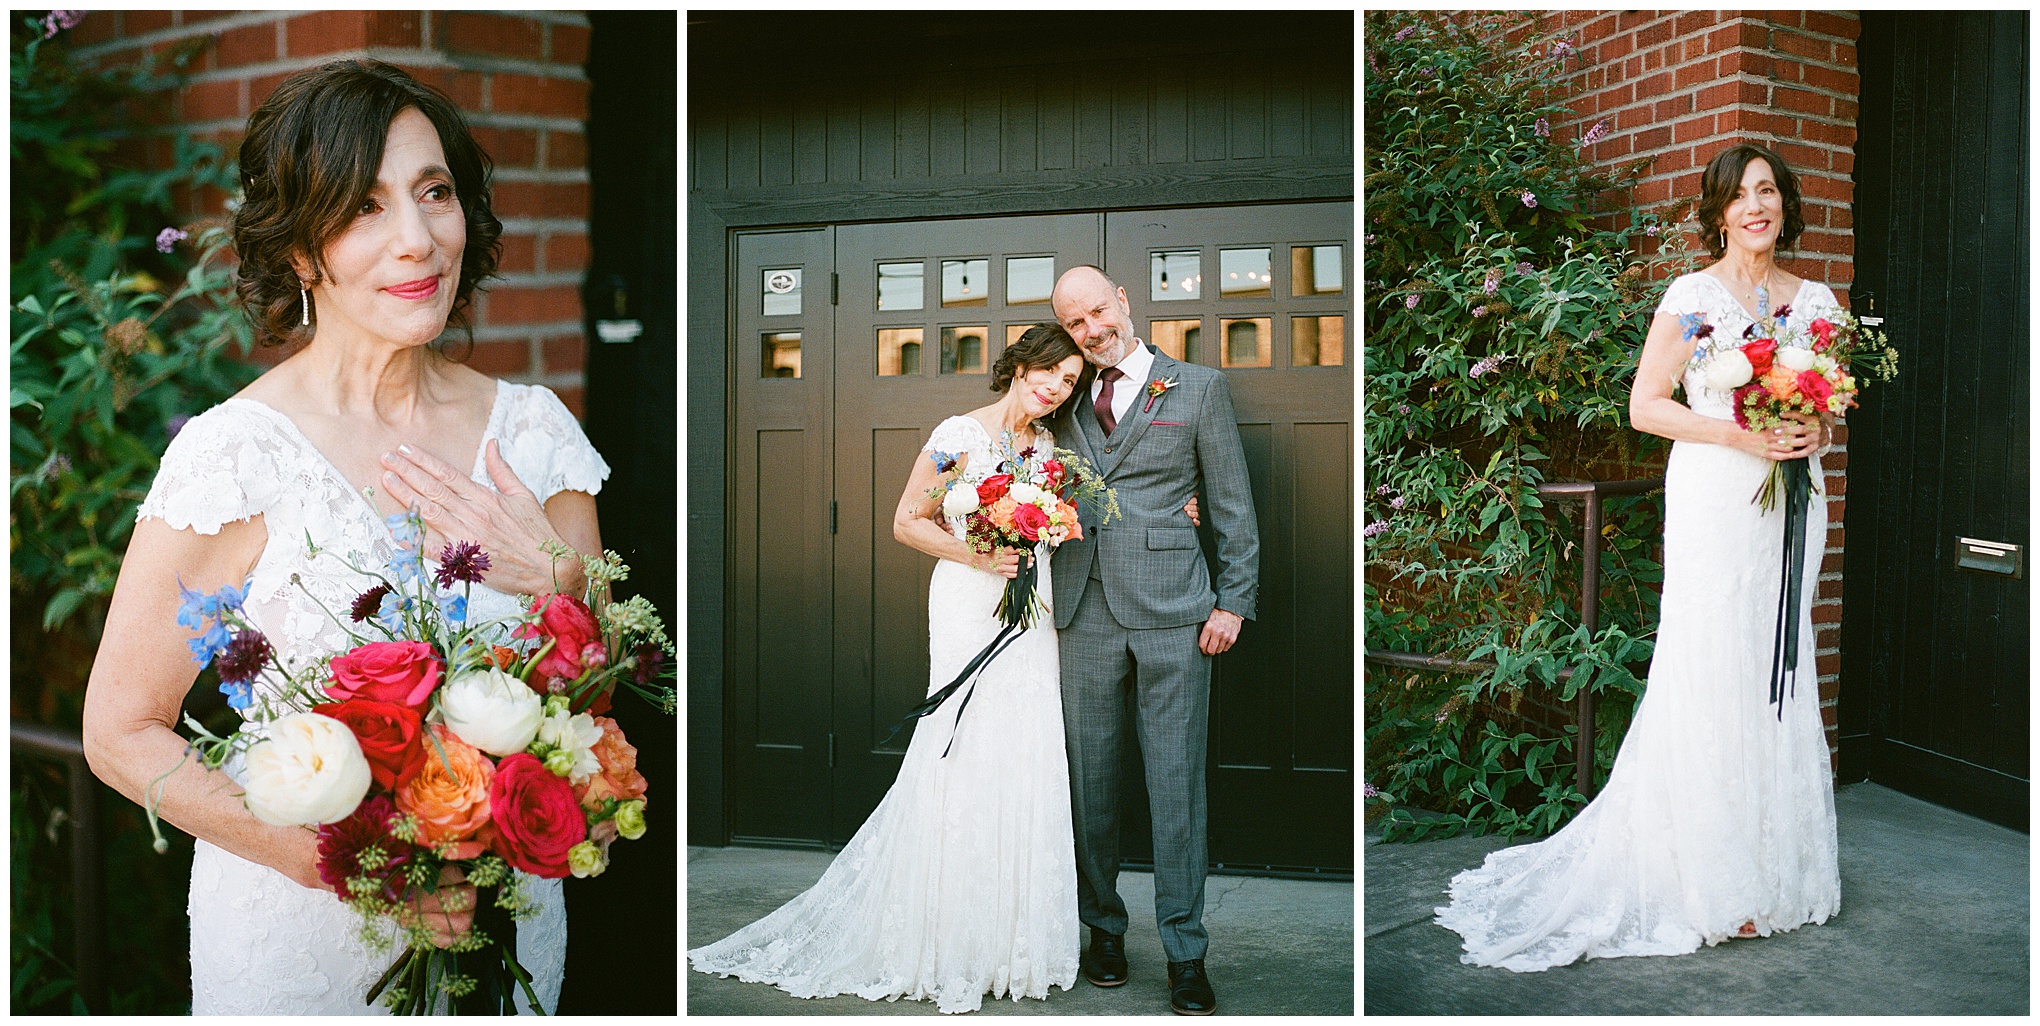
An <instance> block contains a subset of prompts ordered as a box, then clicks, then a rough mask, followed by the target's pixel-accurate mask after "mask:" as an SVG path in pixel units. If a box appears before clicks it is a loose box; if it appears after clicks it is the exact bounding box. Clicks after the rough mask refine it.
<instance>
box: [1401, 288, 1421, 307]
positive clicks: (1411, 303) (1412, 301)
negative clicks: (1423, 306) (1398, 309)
mask: <svg viewBox="0 0 2040 1026" xmlns="http://www.w3.org/2000/svg"><path fill="white" fill-rule="evenodd" d="M1418 298H1419V297H1418V296H1417V294H1416V293H1414V292H1412V293H1410V294H1409V295H1407V296H1404V297H1403V301H1402V305H1403V309H1405V310H1415V309H1416V308H1417V302H1418Z"/></svg>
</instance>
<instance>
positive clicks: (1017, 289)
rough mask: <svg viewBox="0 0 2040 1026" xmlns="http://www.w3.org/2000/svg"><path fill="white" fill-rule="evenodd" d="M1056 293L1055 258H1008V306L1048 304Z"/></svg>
mask: <svg viewBox="0 0 2040 1026" xmlns="http://www.w3.org/2000/svg"><path fill="white" fill-rule="evenodd" d="M1053 291H1055V258H1054V257H1007V258H1006V305H1007V306H1021V305H1023V304H1026V303H1046V302H1048V294H1049V293H1050V292H1053Z"/></svg>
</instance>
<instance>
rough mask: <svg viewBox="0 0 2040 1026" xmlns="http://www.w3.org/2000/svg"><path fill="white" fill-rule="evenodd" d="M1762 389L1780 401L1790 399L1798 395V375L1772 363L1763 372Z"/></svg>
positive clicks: (1781, 365)
mask: <svg viewBox="0 0 2040 1026" xmlns="http://www.w3.org/2000/svg"><path fill="white" fill-rule="evenodd" d="M1764 389H1765V391H1768V392H1770V393H1771V394H1772V395H1774V396H1777V397H1778V398H1780V399H1790V398H1792V397H1793V396H1795V395H1798V394H1799V375H1798V374H1797V373H1795V372H1794V371H1791V370H1788V369H1786V367H1785V366H1784V365H1783V364H1778V363H1774V364H1772V365H1771V369H1770V370H1767V371H1765V372H1764Z"/></svg>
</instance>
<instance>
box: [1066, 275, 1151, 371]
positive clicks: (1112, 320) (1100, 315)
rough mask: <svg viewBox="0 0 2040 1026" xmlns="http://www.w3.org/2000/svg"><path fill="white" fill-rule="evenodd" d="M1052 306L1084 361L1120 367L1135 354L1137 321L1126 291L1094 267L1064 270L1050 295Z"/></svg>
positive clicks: (1102, 365)
mask: <svg viewBox="0 0 2040 1026" xmlns="http://www.w3.org/2000/svg"><path fill="white" fill-rule="evenodd" d="M1048 301H1049V306H1050V307H1051V308H1053V309H1054V310H1055V319H1056V321H1057V322H1058V323H1060V324H1061V325H1062V326H1063V330H1065V331H1068V332H1069V333H1070V338H1072V339H1075V340H1076V343H1077V348H1079V349H1082V350H1083V352H1084V359H1086V360H1089V361H1090V362H1092V363H1094V364H1096V365H1098V366H1100V367H1116V366H1118V365H1119V361H1121V360H1124V359H1126V355H1127V354H1128V353H1131V352H1132V351H1133V346H1134V337H1133V318H1132V312H1131V311H1130V310H1128V309H1127V305H1126V290H1125V289H1123V288H1120V287H1119V286H1118V284H1116V283H1115V282H1113V280H1112V279H1111V278H1109V277H1107V276H1106V275H1105V272H1104V271H1103V270H1100V269H1099V268H1097V267H1094V266H1092V265H1090V264H1079V265H1077V266H1076V267H1072V268H1070V269H1069V270H1067V271H1064V272H1063V274H1062V277H1061V278H1059V279H1057V280H1056V283H1055V291H1053V292H1052V293H1050V294H1049V300H1048Z"/></svg>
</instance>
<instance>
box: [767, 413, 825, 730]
mask: <svg viewBox="0 0 2040 1026" xmlns="http://www.w3.org/2000/svg"><path fill="white" fill-rule="evenodd" d="M807 445H808V437H807V432H805V431H760V432H758V476H757V479H756V480H757V482H758V501H757V510H758V533H757V535H756V536H757V537H759V538H778V539H784V540H785V543H784V544H774V545H760V546H759V547H758V549H759V551H758V577H757V582H756V585H755V587H756V589H757V591H756V594H757V596H758V618H757V623H758V651H757V660H758V675H757V677H756V678H755V679H757V680H761V681H769V680H787V679H792V678H798V677H799V676H800V675H802V674H803V673H808V672H812V670H813V667H811V666H808V665H805V661H804V660H803V659H802V658H801V650H800V649H797V648H793V647H791V646H787V645H782V644H778V643H777V640H776V636H777V635H779V634H780V633H781V632H783V631H789V630H799V629H800V627H801V625H802V624H803V623H805V622H806V621H807V608H806V607H807V604H808V601H809V599H808V596H809V595H810V594H811V593H812V592H813V590H814V589H815V588H816V587H819V586H820V585H821V582H819V581H814V580H810V579H809V574H808V573H807V570H808V567H810V566H812V565H813V561H812V559H811V558H810V557H809V555H808V553H807V552H806V549H807V546H806V545H804V544H803V543H802V542H803V539H804V537H805V534H804V531H803V528H804V527H806V524H805V523H804V522H803V521H804V520H805V519H806V518H805V517H804V516H803V515H802V510H803V509H804V508H805V506H804V503H805V502H806V501H807V496H806V494H805V493H806V491H807V485H806V482H805V481H804V480H803V475H804V473H805V471H806V468H807ZM754 703H755V704H754V705H753V706H752V708H751V710H750V719H751V724H750V726H751V731H752V736H754V737H756V738H758V740H759V742H760V743H761V744H772V745H777V744H792V743H794V742H795V741H796V735H795V734H794V733H793V730H794V726H795V725H796V724H797V723H799V722H800V717H799V716H798V715H796V713H798V711H799V709H798V706H797V704H796V703H795V696H794V695H793V694H792V693H791V692H787V691H783V690H776V689H773V688H759V689H758V690H757V693H756V698H755V700H754Z"/></svg>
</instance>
